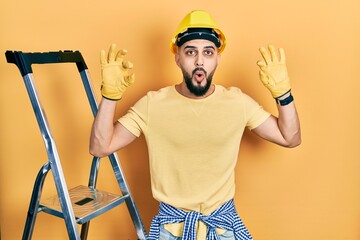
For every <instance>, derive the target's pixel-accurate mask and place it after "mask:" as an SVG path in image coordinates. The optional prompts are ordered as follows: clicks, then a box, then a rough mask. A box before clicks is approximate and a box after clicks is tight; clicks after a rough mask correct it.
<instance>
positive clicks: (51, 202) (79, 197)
mask: <svg viewBox="0 0 360 240" xmlns="http://www.w3.org/2000/svg"><path fill="white" fill-rule="evenodd" d="M69 195H70V200H71V205H72V207H73V210H74V214H75V218H76V222H77V223H78V224H83V223H86V222H88V221H89V220H91V219H93V218H94V217H96V216H99V215H101V214H103V213H105V212H107V211H108V210H110V209H112V208H114V207H116V206H118V205H119V204H121V203H123V202H124V201H125V199H126V198H127V197H129V195H123V196H120V195H116V194H113V193H108V192H104V191H100V190H97V189H94V188H91V187H86V186H83V185H80V186H77V187H75V188H72V189H70V190H69ZM41 211H42V212H46V213H49V214H51V215H55V216H57V217H62V218H63V213H62V210H61V205H60V201H59V197H58V195H55V196H53V197H50V198H47V199H44V200H43V201H41V202H40V206H39V212H41Z"/></svg>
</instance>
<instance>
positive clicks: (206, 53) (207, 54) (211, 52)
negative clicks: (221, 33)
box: [204, 50, 214, 56]
mask: <svg viewBox="0 0 360 240" xmlns="http://www.w3.org/2000/svg"><path fill="white" fill-rule="evenodd" d="M204 54H205V55H206V56H212V55H213V54H214V52H213V51H211V50H205V51H204Z"/></svg>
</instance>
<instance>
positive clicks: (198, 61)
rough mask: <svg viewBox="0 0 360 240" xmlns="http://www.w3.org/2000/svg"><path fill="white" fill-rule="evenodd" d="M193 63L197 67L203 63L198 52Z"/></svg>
mask: <svg viewBox="0 0 360 240" xmlns="http://www.w3.org/2000/svg"><path fill="white" fill-rule="evenodd" d="M195 65H196V66H197V67H199V66H203V65H204V59H203V58H202V56H201V54H199V55H198V56H197V58H196V60H195Z"/></svg>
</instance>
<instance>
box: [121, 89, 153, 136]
mask: <svg viewBox="0 0 360 240" xmlns="http://www.w3.org/2000/svg"><path fill="white" fill-rule="evenodd" d="M147 113H148V97H147V96H144V97H143V98H141V99H140V100H139V101H138V102H136V103H135V105H134V106H133V107H131V108H130V109H129V110H128V112H127V113H126V114H125V115H124V116H122V117H120V118H119V119H118V122H120V123H121V124H122V125H123V126H124V127H125V128H126V129H127V130H129V131H130V132H131V133H132V134H134V135H135V136H137V137H139V136H140V135H141V133H143V132H144V131H146V126H147V116H148V114H147Z"/></svg>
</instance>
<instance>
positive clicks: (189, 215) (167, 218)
mask: <svg viewBox="0 0 360 240" xmlns="http://www.w3.org/2000/svg"><path fill="white" fill-rule="evenodd" d="M197 221H202V222H203V223H205V225H206V226H207V228H208V230H207V235H206V240H219V236H218V234H217V233H216V230H215V229H216V228H222V229H225V230H230V231H234V235H235V239H236V240H252V237H251V235H250V233H249V231H248V230H247V229H246V227H245V225H244V223H243V222H242V221H241V219H240V217H239V215H238V214H237V212H236V209H235V205H234V200H233V199H231V200H229V201H228V202H226V203H224V204H223V205H222V206H221V207H219V208H218V209H216V210H215V211H214V212H212V213H211V214H210V215H208V216H205V215H202V214H201V213H199V212H195V211H192V212H185V211H183V210H181V209H177V208H175V207H173V206H171V205H168V204H166V203H160V209H159V213H158V215H157V216H155V217H154V218H153V220H152V222H151V226H150V233H149V236H148V238H147V240H158V239H159V234H160V226H161V225H163V224H171V223H180V222H184V229H183V235H182V239H183V240H196V222H197Z"/></svg>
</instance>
